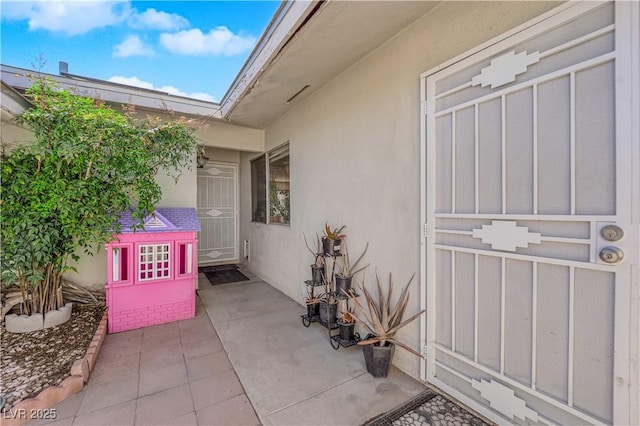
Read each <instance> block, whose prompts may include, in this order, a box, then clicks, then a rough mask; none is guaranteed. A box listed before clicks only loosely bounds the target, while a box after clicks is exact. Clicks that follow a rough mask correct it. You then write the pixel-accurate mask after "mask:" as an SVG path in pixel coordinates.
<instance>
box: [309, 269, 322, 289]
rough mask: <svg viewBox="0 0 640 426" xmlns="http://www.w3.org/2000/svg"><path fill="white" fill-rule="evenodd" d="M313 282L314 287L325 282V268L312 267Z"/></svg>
mask: <svg viewBox="0 0 640 426" xmlns="http://www.w3.org/2000/svg"><path fill="white" fill-rule="evenodd" d="M311 281H312V282H313V284H314V285H320V284H322V283H323V282H324V266H317V265H311Z"/></svg>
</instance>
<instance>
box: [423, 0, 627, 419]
mask: <svg viewBox="0 0 640 426" xmlns="http://www.w3.org/2000/svg"><path fill="white" fill-rule="evenodd" d="M638 23H639V21H638V6H637V4H635V3H634V2H618V4H613V3H608V4H602V3H591V2H589V3H581V4H573V5H565V6H564V7H562V8H561V9H558V10H557V11H556V12H555V13H551V14H549V16H548V17H547V18H546V19H544V20H541V21H540V22H538V23H536V24H535V25H534V24H532V25H530V26H529V27H528V28H523V29H522V31H519V32H516V33H514V34H512V35H511V36H510V37H508V38H504V39H503V40H502V41H499V42H497V43H495V44H493V45H491V46H490V47H488V48H486V49H485V50H481V51H479V52H477V53H476V54H474V55H472V56H469V57H467V58H466V59H463V60H461V61H459V62H456V63H454V64H453V65H451V66H449V67H447V68H444V69H442V70H438V71H435V72H433V73H431V74H425V75H424V76H423V82H422V87H423V90H424V93H423V97H424V99H425V104H424V105H425V109H426V111H425V113H426V114H425V116H424V119H425V122H424V129H425V136H426V163H425V165H426V169H425V170H426V173H425V178H426V186H425V200H426V207H425V219H426V223H427V227H426V238H427V239H426V249H425V251H424V253H425V258H426V259H425V260H426V269H425V271H426V275H425V281H426V286H427V293H426V297H427V312H428V318H427V342H426V344H427V364H426V371H425V373H426V379H427V380H428V381H430V382H432V383H434V384H435V385H437V386H439V387H442V388H443V389H444V390H445V391H448V392H450V393H451V394H453V395H454V396H455V397H458V398H460V399H461V400H462V401H463V402H466V403H467V404H469V405H470V406H471V407H472V408H474V409H477V410H478V411H479V412H481V413H483V414H485V415H487V416H489V417H490V418H492V419H493V420H495V421H496V422H498V423H505V422H506V421H508V422H513V423H517V424H538V423H540V424H588V423H595V424H598V423H607V424H611V423H615V424H637V422H638V418H637V410H638V395H637V386H638V384H637V380H636V379H637V375H638V370H637V366H635V364H634V363H632V362H631V361H630V359H633V358H637V348H638V322H637V319H638V318H637V315H638V311H637V300H635V299H637V296H636V297H635V298H634V297H632V296H633V295H637V294H638V293H637V289H638V282H637V280H638V252H637V246H638V212H637V207H638V197H637V188H638V186H637V182H636V183H634V181H633V179H632V176H637V175H634V173H637V166H638V165H637V158H635V157H634V156H635V155H636V154H637V152H638V151H637V148H638V140H637V139H636V137H637V134H635V135H634V132H636V133H637V125H635V124H633V125H632V124H631V123H633V122H634V121H633V120H638V117H633V111H636V113H637V111H638V110H637V102H638V100H637V97H635V98H634V96H632V93H634V92H633V91H634V90H636V91H637V86H636V84H637V81H635V82H633V79H630V76H631V75H632V73H631V71H630V69H632V68H634V67H635V72H636V73H637V71H638V69H637V56H636V55H637V48H638V46H637V40H636V41H631V42H630V40H634V37H633V33H634V32H635V37H636V38H637V29H633V27H634V26H636V27H637V25H638ZM633 44H635V48H634V47H633V46H632V45H633ZM634 58H635V59H634ZM633 61H635V62H633ZM634 64H635V65H634ZM637 78H638V77H637V74H636V77H635V79H636V80H637ZM634 126H635V127H634ZM634 128H635V130H634ZM634 168H636V169H635V170H634ZM634 314H635V316H636V318H634V317H633V315H634Z"/></svg>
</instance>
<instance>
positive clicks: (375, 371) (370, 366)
mask: <svg viewBox="0 0 640 426" xmlns="http://www.w3.org/2000/svg"><path fill="white" fill-rule="evenodd" d="M371 337H373V336H371V335H368V336H367V337H366V339H369V338H371ZM366 339H365V340H366ZM395 349H396V345H394V344H392V343H389V342H386V344H385V346H378V344H377V343H376V344H373V345H365V346H363V347H362V353H363V354H364V363H365V364H366V366H367V371H368V372H369V374H371V375H372V376H373V377H387V374H389V368H390V367H391V360H392V359H393V353H394V352H395Z"/></svg>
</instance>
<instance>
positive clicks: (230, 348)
mask: <svg viewBox="0 0 640 426" xmlns="http://www.w3.org/2000/svg"><path fill="white" fill-rule="evenodd" d="M241 270H242V272H243V273H245V275H247V276H249V277H250V278H251V280H250V281H244V282H240V283H233V284H223V285H216V286H212V285H210V284H209V282H208V280H207V279H206V277H204V275H203V274H200V289H199V290H198V294H199V298H197V305H196V317H195V318H193V319H189V320H184V321H178V322H173V323H168V324H162V325H158V326H153V327H147V328H144V329H139V330H132V331H127V332H123V333H116V334H109V335H107V336H106V338H105V342H104V344H103V346H102V349H101V351H100V355H99V357H98V360H97V363H96V367H95V369H94V371H93V373H92V375H91V377H90V378H89V382H88V383H87V384H86V386H85V387H84V389H83V390H82V391H81V392H79V393H77V394H75V395H73V396H71V397H70V398H69V399H67V400H65V401H63V402H62V403H60V404H59V405H58V406H57V407H55V408H56V414H57V419H56V420H55V421H54V422H53V423H50V424H56V425H81V426H93V425H111V426H116V425H257V424H265V425H359V424H361V423H363V422H364V421H366V420H368V419H369V418H371V417H374V416H376V415H378V414H380V413H382V412H385V411H387V410H389V409H391V408H393V407H395V406H397V405H398V404H400V403H402V402H404V401H406V400H407V399H409V398H411V397H412V396H414V395H417V394H418V393H420V392H421V391H422V390H424V389H425V387H424V385H422V384H421V383H419V382H418V381H416V380H414V379H412V378H411V377H409V376H407V375H406V374H404V373H402V372H400V371H399V370H397V369H395V368H392V369H391V372H390V374H389V377H387V378H386V379H374V378H373V377H372V376H371V375H369V374H368V373H367V372H366V369H365V366H364V359H363V356H362V351H361V350H360V349H359V348H358V347H354V348H348V349H345V348H340V350H338V351H335V350H334V349H332V348H331V346H330V344H329V338H328V333H327V330H326V329H325V328H323V327H321V326H320V325H318V324H312V325H311V326H310V327H309V328H305V327H303V325H302V323H301V320H300V315H302V314H303V313H304V312H305V309H304V308H303V307H302V306H301V305H299V304H298V303H296V302H295V301H293V300H291V299H290V298H289V297H287V296H285V295H284V294H283V293H281V292H279V291H278V290H276V289H275V288H274V287H272V286H271V285H269V284H268V283H266V282H264V281H261V280H259V279H258V278H256V277H255V276H254V275H253V274H251V272H250V271H247V270H245V269H241ZM212 323H213V325H212ZM28 424H29V425H37V424H45V422H43V421H31V422H29V423H28Z"/></svg>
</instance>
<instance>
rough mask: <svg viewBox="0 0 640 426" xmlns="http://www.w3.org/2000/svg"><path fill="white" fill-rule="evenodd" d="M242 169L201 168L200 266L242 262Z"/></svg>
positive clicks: (221, 165)
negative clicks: (239, 241) (240, 245)
mask: <svg viewBox="0 0 640 426" xmlns="http://www.w3.org/2000/svg"><path fill="white" fill-rule="evenodd" d="M237 191H238V166H237V165H236V164H229V163H215V162H212V161H209V162H207V164H206V165H205V166H204V168H201V169H198V218H199V219H200V226H201V228H202V230H201V231H200V232H199V233H198V264H199V265H202V264H206V263H214V262H215V263H233V262H236V261H238V251H239V248H238V201H237V200H238V194H237Z"/></svg>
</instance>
